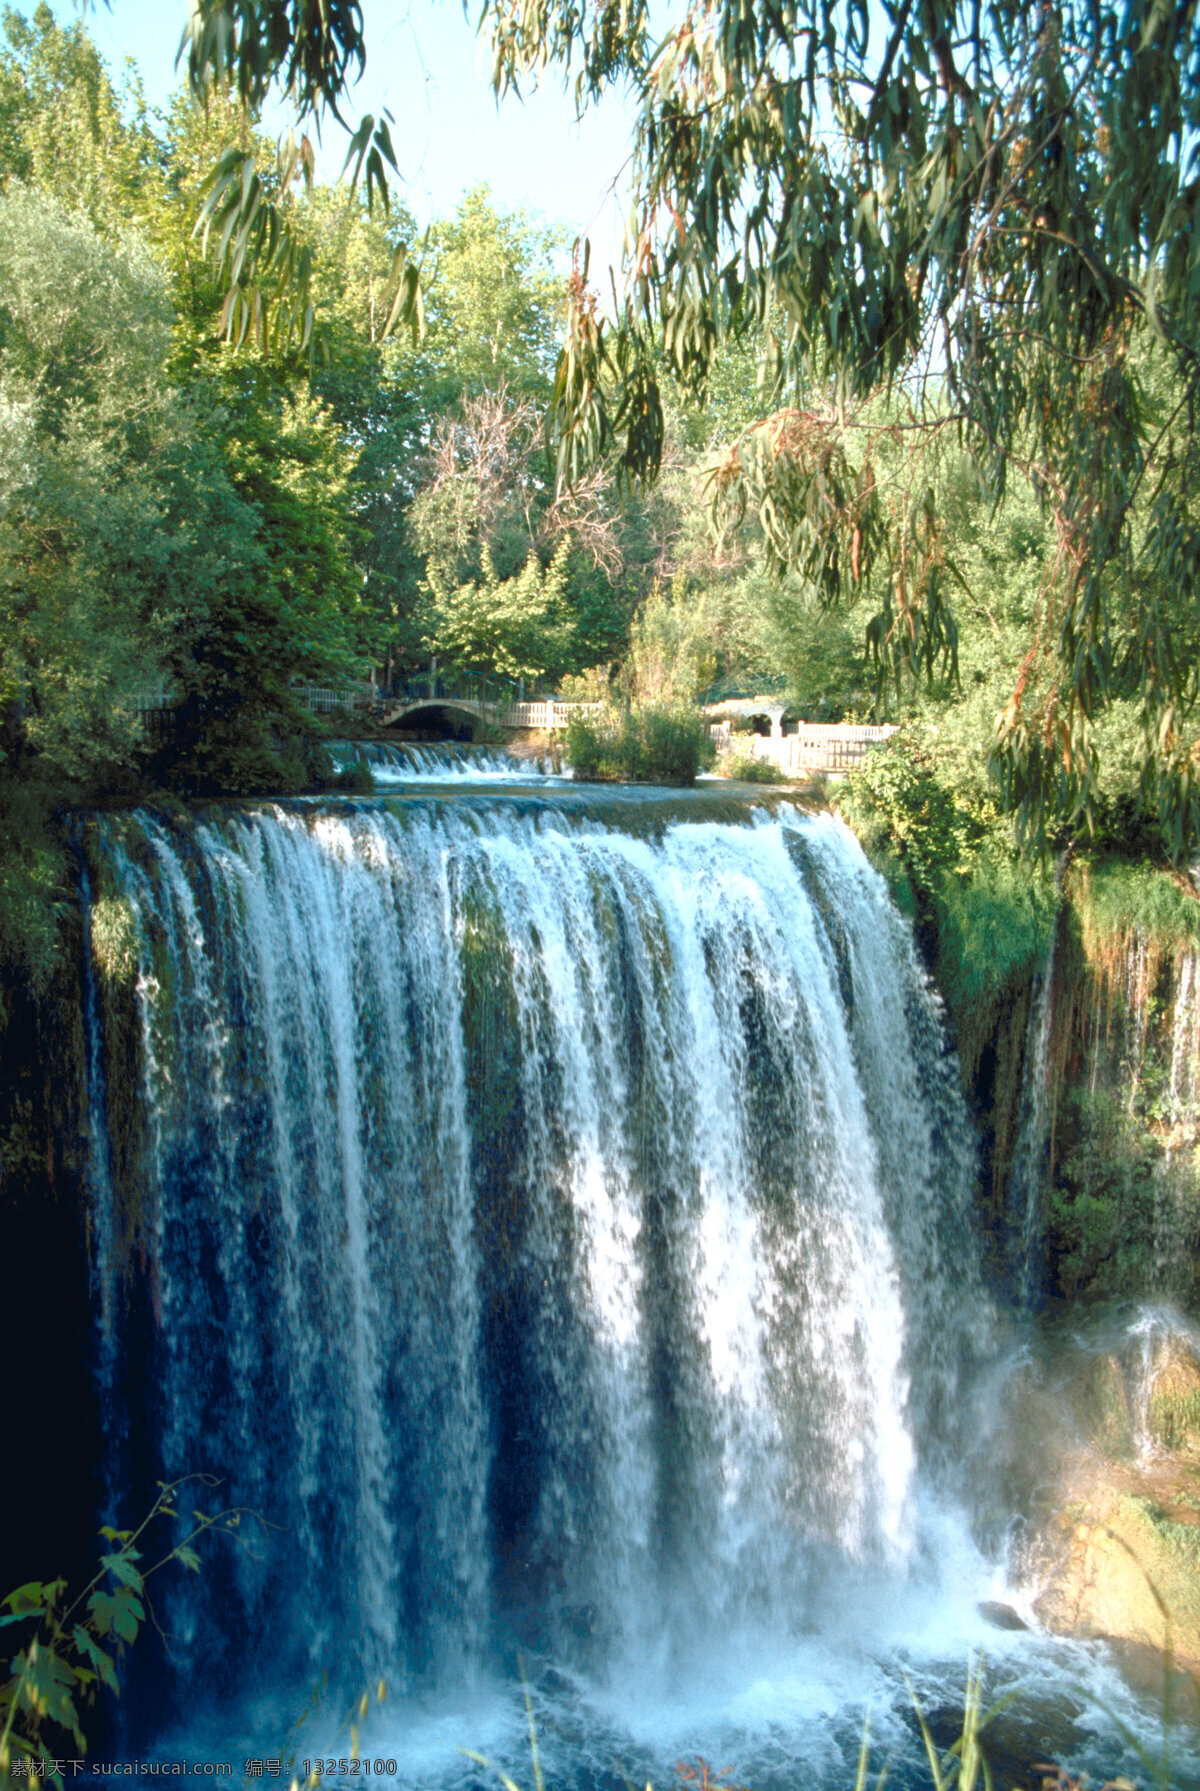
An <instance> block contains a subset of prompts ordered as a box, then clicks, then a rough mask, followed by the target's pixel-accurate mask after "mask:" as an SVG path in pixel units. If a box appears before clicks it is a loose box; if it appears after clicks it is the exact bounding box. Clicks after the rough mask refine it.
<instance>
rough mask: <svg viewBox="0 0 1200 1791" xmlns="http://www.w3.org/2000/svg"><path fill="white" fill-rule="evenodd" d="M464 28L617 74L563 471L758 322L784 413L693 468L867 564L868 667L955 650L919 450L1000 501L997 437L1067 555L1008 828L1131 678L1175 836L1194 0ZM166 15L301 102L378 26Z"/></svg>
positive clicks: (903, 2)
mask: <svg viewBox="0 0 1200 1791" xmlns="http://www.w3.org/2000/svg"><path fill="white" fill-rule="evenodd" d="M482 28H483V29H484V30H485V31H486V32H488V33H489V34H490V38H491V43H492V47H493V55H494V62H493V71H494V82H495V86H496V90H497V93H498V94H499V93H503V92H505V91H507V90H509V89H514V88H519V87H520V86H521V85H522V84H528V83H530V82H533V81H536V80H539V79H544V78H546V77H547V76H548V75H549V76H555V75H558V76H561V78H564V79H566V80H568V81H571V82H573V85H574V93H575V96H576V100H577V103H578V105H579V106H580V107H581V108H582V107H584V106H586V105H587V104H589V103H591V102H594V101H595V100H596V99H598V98H599V97H600V96H601V95H602V94H603V93H604V92H605V91H606V90H607V89H608V88H610V87H613V86H617V87H623V88H626V89H631V90H632V92H633V95H634V96H635V105H636V122H635V126H634V134H635V141H634V158H633V164H632V167H633V174H632V195H631V204H630V223H629V234H628V247H627V257H626V268H625V274H626V284H625V289H624V291H623V292H622V294H621V295H620V297H619V299H618V303H617V306H616V311H615V314H606V313H605V312H604V311H602V309H601V307H600V304H599V302H598V299H597V297H596V295H595V294H594V293H592V292H591V291H590V290H589V289H588V286H587V284H586V255H585V256H584V258H583V262H582V265H581V267H580V268H579V269H578V270H577V273H576V276H575V278H574V280H573V283H572V302H571V308H570V317H569V327H568V334H567V340H566V343H565V346H564V350H563V354H562V357H561V360H560V362H559V366H558V370H557V377H556V382H555V387H554V393H553V399H552V404H551V409H550V417H549V431H550V437H551V440H552V443H553V446H554V451H555V454H556V457H557V464H558V473H559V477H560V479H562V480H566V481H571V480H573V479H575V478H577V477H578V476H579V475H580V474H581V473H582V472H583V471H584V469H585V468H586V467H587V466H588V465H589V464H590V462H591V461H592V460H594V459H595V457H596V456H597V455H599V454H601V453H603V452H605V451H611V450H613V449H615V451H617V452H618V453H619V457H620V461H621V464H622V467H623V469H624V470H625V472H626V473H627V474H628V475H629V476H630V477H632V478H645V477H651V476H653V474H654V473H655V471H656V470H657V465H658V461H659V457H660V454H661V450H662V442H663V420H662V418H663V412H662V404H661V401H660V380H661V379H662V378H663V377H664V374H665V375H667V376H670V377H672V378H674V379H676V380H678V381H680V382H682V384H683V385H684V386H685V388H687V389H689V390H690V391H692V392H694V393H696V394H697V395H699V396H703V394H704V392H705V390H706V387H707V384H708V381H709V377H710V374H711V371H712V369H713V366H714V362H715V360H716V358H717V356H718V355H719V353H720V351H721V349H722V347H723V345H724V344H726V343H727V342H728V341H729V340H731V339H734V340H740V339H746V338H748V337H752V338H753V339H755V340H756V341H757V342H758V343H759V344H760V347H761V368H760V371H761V377H762V383H763V391H764V402H763V408H764V411H768V410H769V411H770V413H771V414H770V415H769V416H767V417H766V418H765V420H764V421H763V422H762V424H761V425H760V426H758V427H756V428H754V429H752V430H750V431H748V432H747V433H746V434H745V435H744V436H743V437H742V438H741V439H740V441H739V442H738V443H736V444H735V445H734V446H733V448H731V449H730V451H729V453H728V454H727V455H726V457H725V459H724V461H723V463H722V464H721V465H720V466H718V467H717V468H715V469H714V473H713V479H712V493H713V500H714V507H715V509H716V511H717V513H718V518H725V519H729V518H731V517H732V518H736V517H737V516H739V515H741V514H742V513H743V512H744V511H745V510H746V509H747V508H750V509H752V510H753V511H754V512H755V513H756V514H757V516H758V518H759V520H760V521H761V523H762V526H763V529H764V532H765V535H766V538H767V541H768V543H769V547H770V551H771V553H772V555H773V556H774V558H775V561H776V563H778V564H779V565H786V566H787V567H789V568H791V569H793V570H796V571H799V572H800V573H801V574H802V575H803V576H804V577H805V579H806V580H807V581H808V583H809V584H810V586H811V588H812V591H813V593H814V595H815V597H816V598H817V600H818V601H820V602H821V603H824V604H827V605H833V604H836V603H838V602H839V601H841V600H843V599H844V598H845V597H846V595H847V594H848V593H849V592H850V591H851V590H852V589H853V588H854V587H857V586H860V585H862V584H864V582H865V581H871V586H870V588H871V589H872V590H878V593H879V604H878V613H877V615H876V616H875V618H874V621H873V623H872V625H871V629H870V640H871V644H872V649H873V652H874V655H875V659H876V664H877V668H878V672H879V675H880V677H881V678H883V677H887V676H895V675H902V674H903V673H905V672H906V671H908V672H911V671H914V670H915V671H918V672H919V671H922V670H924V671H932V670H934V669H935V668H939V667H940V668H947V667H951V668H952V666H953V660H954V653H955V644H956V629H955V623H954V616H953V608H952V602H951V579H950V576H949V572H948V568H947V562H946V554H945V550H944V540H943V532H942V527H941V521H940V515H939V505H938V486H937V479H936V476H935V472H936V463H937V458H938V452H939V448H940V447H944V446H945V445H946V444H947V442H948V441H950V440H952V441H953V442H954V444H955V447H956V450H957V451H958V454H959V457H960V458H961V453H962V451H963V450H964V449H965V450H966V452H967V453H968V454H969V456H970V458H971V460H972V462H973V464H974V466H975V467H976V469H977V472H978V475H979V477H980V478H981V480H982V481H983V482H984V485H985V487H986V489H987V490H989V491H990V492H991V493H992V494H993V495H994V497H995V498H996V499H997V501H998V500H999V499H1000V498H1001V497H1002V496H1003V490H1004V482H1005V478H1006V474H1007V471H1008V469H1009V468H1010V466H1012V465H1018V466H1020V468H1021V469H1022V470H1023V471H1024V472H1025V473H1026V474H1027V475H1028V476H1029V477H1030V478H1032V480H1033V481H1034V483H1035V486H1036V488H1037V490H1038V492H1039V494H1040V496H1041V499H1042V501H1043V503H1044V505H1045V506H1046V509H1047V512H1048V514H1049V515H1050V516H1051V518H1052V520H1053V524H1054V527H1055V531H1056V541H1057V552H1056V555H1055V557H1054V564H1053V570H1052V573H1051V574H1050V576H1049V577H1048V578H1047V581H1046V584H1045V588H1044V590H1043V592H1042V599H1041V604H1040V609H1039V614H1038V617H1037V620H1036V625H1035V628H1034V631H1033V634H1032V637H1031V640H1030V643H1029V652H1028V656H1027V658H1026V660H1025V663H1024V664H1023V666H1022V667H1021V672H1020V676H1019V678H1018V680H1017V683H1016V687H1015V689H1014V690H1013V692H1012V695H1011V699H1010V700H1009V702H1008V703H1007V704H1006V706H1005V708H1004V710H1003V712H1002V714H1001V715H1000V717H999V719H998V722H997V734H996V740H995V744H994V749H993V765H994V769H995V772H996V775H997V777H998V779H999V781H1000V783H1001V785H1002V787H1003V789H1004V791H1005V794H1006V796H1007V798H1008V800H1009V802H1010V804H1011V805H1012V807H1013V808H1014V809H1015V810H1016V812H1017V814H1018V816H1019V819H1020V822H1021V824H1022V826H1023V828H1024V829H1025V831H1026V833H1027V834H1028V835H1030V836H1032V837H1035V838H1040V837H1044V835H1045V833H1046V831H1047V830H1048V829H1049V828H1050V827H1052V826H1053V825H1056V824H1057V823H1059V822H1061V821H1063V820H1066V821H1068V822H1078V821H1079V820H1080V819H1081V818H1086V816H1087V815H1088V813H1089V809H1090V804H1091V801H1092V795H1093V791H1094V787H1095V778H1096V763H1097V749H1096V741H1095V727H1096V723H1097V721H1098V719H1099V718H1100V717H1101V716H1102V715H1103V713H1104V711H1105V710H1106V708H1107V707H1108V706H1109V705H1110V704H1111V703H1112V702H1113V701H1114V700H1116V699H1117V698H1120V697H1124V698H1131V699H1132V700H1133V701H1134V702H1135V704H1136V707H1137V711H1138V714H1139V717H1140V728H1141V741H1142V746H1141V756H1142V786H1143V795H1144V798H1145V800H1146V802H1147V804H1148V805H1150V806H1151V807H1152V808H1153V809H1154V810H1156V811H1157V812H1158V814H1159V815H1160V816H1161V818H1162V821H1163V825H1164V829H1165V834H1166V838H1167V840H1168V842H1169V845H1170V848H1171V850H1172V851H1173V852H1174V853H1175V854H1176V855H1177V856H1178V855H1180V854H1182V853H1183V852H1185V851H1187V850H1190V849H1192V848H1193V847H1194V845H1195V843H1196V842H1197V840H1198V839H1200V744H1198V742H1197V738H1196V734H1195V729H1194V723H1193V719H1192V718H1193V714H1194V705H1195V700H1196V696H1197V676H1198V671H1197V667H1198V662H1200V654H1197V652H1196V651H1195V644H1196V638H1197V627H1196V598H1195V577H1196V569H1197V563H1198V560H1200V534H1198V530H1197V514H1196V512H1197V506H1196V500H1195V492H1196V489H1197V486H1196V471H1197V468H1196V464H1195V460H1196V455H1195V438H1194V421H1195V407H1196V401H1197V395H1198V392H1200V234H1198V232H1197V229H1196V222H1197V220H1196V215H1195V214H1196V211H1197V207H1198V200H1200V162H1198V156H1200V115H1198V114H1200V39H1198V36H1197V8H1196V4H1195V0H1188V3H1182V4H1172V3H1171V0H1128V4H1126V5H1124V6H1122V7H1119V8H1118V7H1115V6H1112V5H1108V4H1104V3H1103V0H1071V3H1067V4H1058V5H1050V4H1040V5H1038V4H1035V5H1030V4H1029V3H1028V0H882V4H880V5H878V6H874V5H871V4H870V3H869V0H698V3H697V4H694V5H692V6H690V7H689V8H688V9H687V10H686V12H685V14H684V16H682V17H681V18H680V19H679V20H678V22H676V23H672V24H670V25H669V26H667V25H666V24H665V20H664V18H663V15H662V13H661V12H660V11H658V10H656V12H655V15H654V18H653V20H652V19H651V16H650V9H649V6H648V5H647V3H646V0H601V3H598V4H597V3H594V0H484V6H483V14H482ZM190 42H191V50H190V55H191V70H192V78H193V81H194V83H197V84H198V85H201V86H202V85H203V83H204V82H205V81H207V80H211V79H214V78H221V79H225V80H227V81H229V82H231V83H232V84H233V85H235V86H236V87H237V88H238V90H239V91H240V92H242V93H243V94H244V95H246V96H248V97H249V98H250V99H254V98H255V97H256V96H257V95H260V94H261V92H263V91H265V87H264V83H266V82H268V81H269V80H270V79H272V78H276V77H278V78H279V79H280V80H281V82H282V84H283V85H284V86H285V87H286V89H287V90H288V91H289V92H290V93H291V95H292V97H293V98H294V100H295V101H296V103H297V105H298V107H299V108H300V109H301V110H302V111H303V110H305V109H309V110H314V109H315V110H318V111H319V110H320V109H321V108H322V107H333V108H336V107H337V105H338V104H339V102H340V100H341V98H342V96H343V94H344V92H345V91H346V87H347V84H348V82H349V80H350V79H351V77H352V76H353V75H354V74H355V73H356V72H357V70H358V68H359V67H360V66H361V64H362V61H363V58H364V53H365V52H364V44H363V39H362V20H361V15H360V13H359V11H358V8H357V6H356V5H355V4H354V3H353V0H340V3H330V0H225V3H224V4H222V3H221V0H197V3H196V9H195V13H194V25H193V30H192V34H191V40H190ZM372 132H374V133H375V134H374V135H372ZM388 149H389V145H388V143H387V142H386V140H384V139H380V138H379V134H378V127H377V126H375V124H374V121H370V122H369V123H368V122H367V121H364V123H363V124H362V125H361V126H360V127H359V129H358V131H357V132H356V133H355V134H354V136H353V138H352V148H351V155H352V157H357V158H359V159H360V161H361V162H362V164H363V165H364V167H365V169H366V175H367V179H368V182H369V183H370V184H371V186H372V190H373V191H382V183H385V181H386V166H385V164H386V161H387V159H388ZM223 191H224V192H225V194H226V199H225V205H226V212H227V214H228V216H227V219H226V224H225V226H224V228H225V229H226V231H227V232H228V240H229V241H230V242H240V241H242V240H243V239H245V240H246V241H247V242H249V241H250V238H249V237H247V236H246V232H247V229H248V225H247V222H246V220H245V219H244V218H243V217H242V214H241V212H239V211H238V209H237V206H238V204H240V203H241V201H240V200H238V199H237V195H236V194H235V193H234V189H233V187H232V186H230V185H228V184H227V186H226V188H225V189H223ZM262 228H263V232H264V234H263V241H264V242H268V241H269V240H270V232H269V230H267V229H266V226H263V227H262ZM252 246H253V245H252V244H251V247H252ZM242 271H243V272H244V266H243V269H242ZM402 302H403V301H402ZM885 394H886V395H888V396H889V398H890V403H889V404H888V405H887V407H886V413H883V412H881V402H880V401H881V399H882V398H883V396H884V395H885ZM856 429H857V434H856V433H855V431H856ZM883 435H886V440H887V442H888V445H889V452H890V455H891V459H892V461H894V460H895V452H894V450H895V444H896V442H897V440H898V439H902V440H903V441H904V442H905V444H906V447H907V453H906V455H905V456H904V459H905V465H906V468H907V472H906V475H905V478H904V479H903V481H902V482H901V484H900V486H899V491H900V497H899V498H898V497H897V489H898V488H897V485H896V481H895V480H892V482H891V483H890V484H888V485H887V486H886V487H885V486H884V485H883V484H882V483H881V480H880V479H879V477H878V476H877V470H876V469H877V462H878V455H877V454H876V453H875V451H874V449H875V442H876V437H877V436H880V437H882V436H883Z"/></svg>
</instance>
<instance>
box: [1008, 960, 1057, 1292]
mask: <svg viewBox="0 0 1200 1791" xmlns="http://www.w3.org/2000/svg"><path fill="white" fill-rule="evenodd" d="M1056 942H1057V936H1055V937H1052V939H1051V941H1050V949H1049V951H1048V952H1047V954H1046V961H1045V963H1044V965H1043V966H1042V968H1041V970H1040V971H1039V972H1038V975H1037V978H1036V979H1035V982H1034V989H1033V999H1032V1001H1031V1002H1030V1007H1029V1026H1028V1029H1027V1031H1026V1035H1025V1062H1024V1074H1023V1077H1022V1085H1021V1106H1020V1112H1019V1114H1018V1116H1017V1142H1016V1148H1015V1149H1014V1151H1013V1160H1012V1168H1011V1170H1010V1171H1009V1204H1010V1207H1011V1209H1012V1212H1011V1219H1010V1228H1011V1232H1012V1235H1013V1237H1014V1238H1015V1239H1016V1240H1017V1250H1016V1277H1015V1280H1016V1291H1017V1294H1018V1297H1019V1299H1020V1300H1021V1302H1022V1303H1023V1305H1024V1306H1025V1307H1026V1309H1027V1310H1028V1309H1030V1308H1032V1307H1033V1306H1034V1305H1035V1304H1036V1302H1037V1298H1038V1293H1039V1290H1040V1282H1041V1266H1042V1265H1041V1263H1040V1261H1039V1239H1040V1237H1041V1235H1042V1201H1043V1196H1044V1192H1045V1184H1046V1174H1047V1157H1048V1154H1049V1143H1050V1113H1051V1092H1050V1087H1049V1082H1050V1039H1051V1033H1052V1031H1053V1025H1054V959H1055V946H1056Z"/></svg>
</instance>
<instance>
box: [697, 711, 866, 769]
mask: <svg viewBox="0 0 1200 1791" xmlns="http://www.w3.org/2000/svg"><path fill="white" fill-rule="evenodd" d="M895 732H896V729H895V728H894V727H893V726H891V725H890V724H889V725H886V726H883V727H868V726H864V725H861V724H859V723H857V722H840V721H838V722H815V721H814V722H804V721H802V722H801V723H800V724H799V725H798V727H797V729H796V732H795V733H794V734H785V735H784V736H783V737H782V739H778V738H777V739H770V740H769V739H766V738H765V737H764V736H763V735H761V734H731V735H730V736H729V737H728V738H729V746H728V747H725V748H724V749H723V750H725V751H730V750H732V751H736V752H745V753H746V754H747V756H748V757H750V758H752V759H770V760H771V761H772V762H773V763H774V764H776V765H778V767H779V769H780V770H781V771H848V770H849V769H850V767H851V766H853V765H861V764H862V762H863V760H864V758H865V757H866V755H867V749H868V747H871V746H879V745H881V744H882V743H883V741H885V740H890V739H891V737H892V735H893V734H894V733H895ZM718 750H722V747H721V743H720V742H718Z"/></svg>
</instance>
